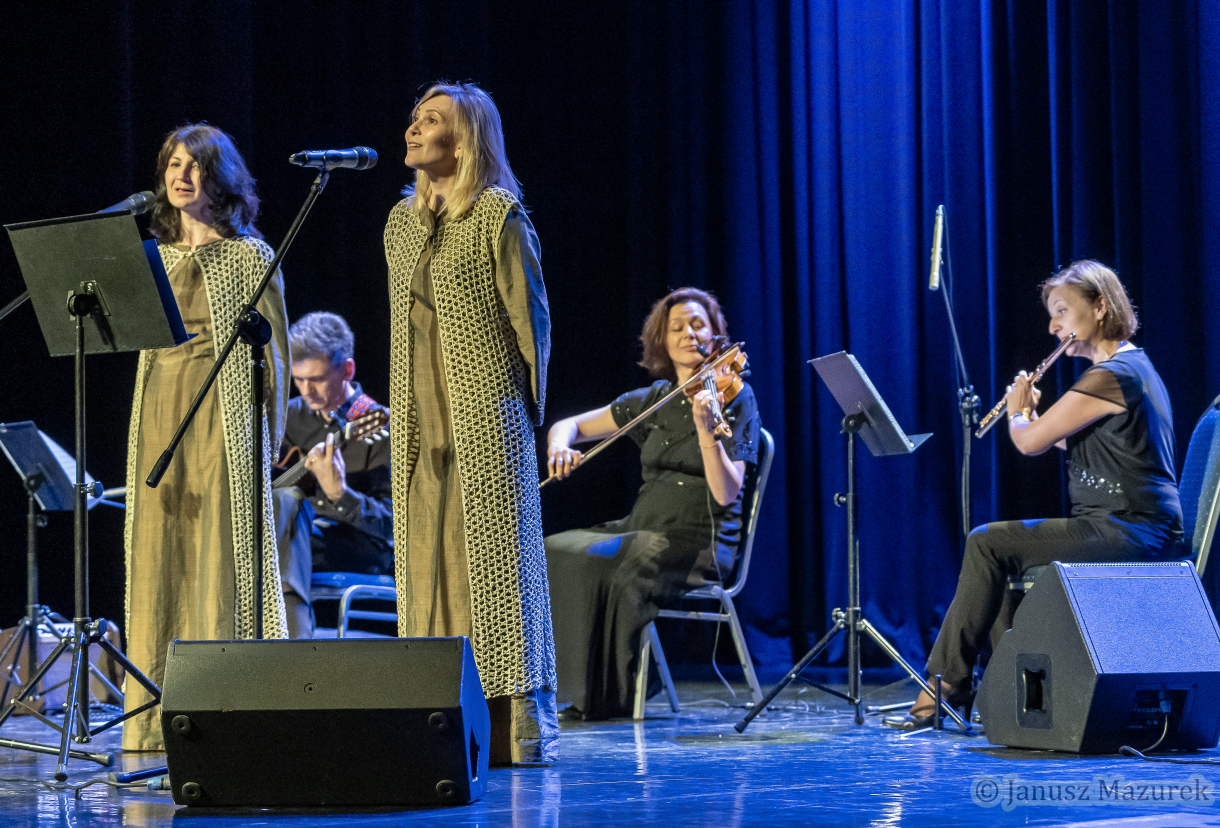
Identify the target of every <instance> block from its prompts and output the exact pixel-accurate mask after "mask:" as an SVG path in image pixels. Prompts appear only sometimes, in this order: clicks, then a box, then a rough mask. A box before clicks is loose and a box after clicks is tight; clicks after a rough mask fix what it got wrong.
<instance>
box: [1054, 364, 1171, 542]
mask: <svg viewBox="0 0 1220 828" xmlns="http://www.w3.org/2000/svg"><path fill="white" fill-rule="evenodd" d="M1071 390H1072V391H1075V392H1077V393H1080V394H1087V395H1089V396H1091V397H1098V398H1100V399H1103V400H1106V401H1108V402H1112V403H1117V404H1118V405H1121V406H1123V408H1125V409H1126V410H1125V411H1123V412H1120V413H1118V414H1111V415H1108V416H1105V417H1102V418H1101V419H1100V420H1098V421H1097V422H1094V423H1091V424H1090V425H1088V426H1087V427H1086V428H1083V429H1081V430H1080V431H1078V432H1076V433H1075V434H1073V435H1072V436H1070V437H1068V438H1067V458H1068V495H1069V497H1070V499H1071V501H1072V514H1073V515H1074V516H1081V515H1092V516H1098V517H1114V518H1117V519H1118V520H1121V521H1123V522H1126V523H1138V524H1146V525H1151V526H1157V527H1159V528H1161V529H1164V530H1166V531H1167V533H1169V534H1170V535H1173V536H1174V537H1175V539H1176V538H1180V536H1181V532H1182V507H1181V504H1180V503H1179V502H1178V485H1177V477H1176V474H1175V465H1174V438H1173V412H1172V410H1171V408H1170V405H1169V394H1168V393H1167V392H1166V391H1165V384H1164V383H1163V382H1161V378H1160V376H1159V375H1158V374H1157V372H1156V369H1155V368H1153V367H1152V363H1151V362H1150V361H1149V360H1148V357H1147V355H1146V354H1145V353H1144V350H1143V349H1142V348H1136V349H1134V350H1130V351H1121V352H1119V353H1117V354H1115V355H1114V356H1112V357H1111V358H1110V359H1108V360H1106V361H1104V362H1099V363H1097V364H1096V365H1094V366H1093V367H1091V368H1089V370H1087V371H1085V372H1084V373H1083V374H1082V375H1081V377H1080V379H1079V380H1077V381H1076V384H1075V385H1073V386H1072V388H1071Z"/></svg>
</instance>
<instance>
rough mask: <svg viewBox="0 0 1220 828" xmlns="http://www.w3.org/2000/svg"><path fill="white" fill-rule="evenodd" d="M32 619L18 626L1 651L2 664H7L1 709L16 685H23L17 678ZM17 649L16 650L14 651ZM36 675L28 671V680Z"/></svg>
mask: <svg viewBox="0 0 1220 828" xmlns="http://www.w3.org/2000/svg"><path fill="white" fill-rule="evenodd" d="M29 626H30V618H29V616H28V615H27V616H26V617H25V618H22V619H21V621H20V622H18V624H17V629H16V630H14V631H13V637H12V638H10V639H9V640H8V643H7V644H5V645H4V649H3V650H0V664H7V665H8V667H6V668H5V678H4V690H3V691H2V692H0V707H3V706H4V704H5V702H7V701H8V691H9V689H10V688H11V687H12V686H13V684H14V683H16V684H21V679H19V678H18V677H17V670H18V669H19V667H18V665H19V664H20V662H21V653H22V652H23V651H24V650H25V643H26V640H27V639H28V637H29V629H28V628H29ZM14 648H16V649H14ZM10 651H12V653H13V655H12V660H6V659H8V658H9V652H10ZM32 675H34V671H33V670H28V671H26V678H27V679H28V678H29V677H30V676H32Z"/></svg>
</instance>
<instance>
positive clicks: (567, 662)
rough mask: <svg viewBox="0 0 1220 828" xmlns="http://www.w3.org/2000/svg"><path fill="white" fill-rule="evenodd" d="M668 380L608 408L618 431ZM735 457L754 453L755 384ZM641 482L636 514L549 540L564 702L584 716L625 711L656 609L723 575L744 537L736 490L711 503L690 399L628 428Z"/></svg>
mask: <svg viewBox="0 0 1220 828" xmlns="http://www.w3.org/2000/svg"><path fill="white" fill-rule="evenodd" d="M673 387H674V386H673V384H672V383H670V382H667V381H665V380H661V381H659V382H656V383H653V385H651V386H650V387H647V388H641V389H638V390H636V391H632V392H630V393H627V394H624V395H623V396H621V397H619V398H618V399H617V400H615V401H614V403H613V404H612V405H611V406H610V411H611V413H612V415H613V416H614V421H615V423H616V424H617V425H618V426H620V427H621V426H623V425H625V424H626V423H628V422H630V421H631V420H632V419H633V418H634V417H635V416H637V415H638V414H639V413H640V412H641V411H643V410H644V409H646V408H647V407H648V406H650V405H652V404H653V403H655V402H656V401H657V400H659V399H661V398H662V397H664V396H665V395H666V394H668V393H669V392H670V391H671V390H672V389H673ZM724 413H725V419H726V420H727V421H728V422H729V425H730V426H731V428H732V430H733V436H732V437H730V438H726V439H725V440H724V441H723V445H724V448H725V452H726V453H727V454H728V456H729V459H730V460H733V461H738V460H740V461H744V462H746V463H754V462H755V461H756V459H757V456H758V430H759V428H760V423H759V420H758V408H757V405H756V403H755V400H754V392H753V391H752V390H751V389H750V387H749V386H748V385H746V386H744V387H743V388H742V390H741V391H740V392H739V393H738V394H737V396H735V397H734V398H733V399H732V400H731V401H730V402H729V403H728V404H727V405H726V406H725V407H724ZM630 436H631V438H632V439H633V440H635V442H636V443H637V444H638V445H639V446H640V460H641V463H642V465H643V478H644V484H643V485H642V486H641V487H640V493H639V495H638V496H637V498H636V502H635V505H634V506H633V507H632V509H631V514H630V515H628V516H627V517H626V518H624V519H622V520H616V521H613V522H611V523H603V524H601V525H599V526H595V527H593V528H591V529H576V530H572V531H570V532H561V533H559V534H557V535H551V536H550V537H548V538H546V556H547V573H548V577H549V579H550V589H551V617H552V619H553V622H554V629H555V660H556V668H557V671H558V677H559V687H558V700H559V702H560V703H561V704H571V705H573V706H574V707H575V708H577V709H578V710H580V711H581V712H582V713H583V714H584V717H585V718H586V719H605V718H610V717H613V716H625V715H628V714H629V713H630V710H631V706H632V701H633V698H634V689H635V674H636V670H637V668H638V664H637V663H636V662H637V661H638V656H639V646H640V633H641V631H642V630H643V629H644V627H645V626H646V625H647V624H648V622H649V621H652V620H653V619H654V618H656V617H657V610H658V608H659V605H660V604H664V603H665V602H667V601H670V600H672V599H674V598H676V597H677V595H679V594H680V593H681V592H683V591H685V590H687V589H692V588H694V587H698V586H702V585H703V584H705V583H707V582H709V581H716V580H718V579H719V578H720V577H721V575H722V574H723V575H727V574H728V572H729V570H730V568H731V567H732V565H733V558H734V555H735V554H736V551H737V545H738V543H739V541H740V540H741V494H738V496H737V499H736V500H735V501H734V502H733V503H731V504H729V505H728V506H721V505H720V504H718V503H717V502H716V501H715V499H714V498H712V496H711V492H710V491H709V489H708V486H707V479H706V477H705V476H704V471H703V458H702V452H701V451H700V449H699V441H698V438H697V436H696V432H695V422H694V419H693V417H692V416H691V406H690V402H689V401H688V400H686V399H685V398H681V399H675V400H671V401H670V402H668V403H666V404H665V405H664V406H663V407H662V408H661V409H660V410H658V411H656V412H655V413H653V414H652V415H651V416H649V417H648V418H647V419H646V420H645V421H644V423H642V424H641V425H639V426H637V427H636V428H634V429H632V431H631V432H630Z"/></svg>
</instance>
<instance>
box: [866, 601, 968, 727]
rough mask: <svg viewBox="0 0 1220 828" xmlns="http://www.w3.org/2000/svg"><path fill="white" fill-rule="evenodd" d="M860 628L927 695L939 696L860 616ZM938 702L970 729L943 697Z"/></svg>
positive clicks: (951, 716)
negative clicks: (917, 683)
mask: <svg viewBox="0 0 1220 828" xmlns="http://www.w3.org/2000/svg"><path fill="white" fill-rule="evenodd" d="M860 630H861V632H864V633H867V634H868V637H869V638H871V639H872V640H873V641H874V642H876V644H877V646H878V647H880V648H881V649H883V650H885V654H886V655H888V656H889V657H890V658H891V659H893V660H894V661H895V662H897V663H898V665H899V666H900V667H902V669H903V670H906V673H907V675H908V676H910V677H911V678H913V679H915V681H917V682H919V686H920V687H922V688H923V689H924V690H925V691H927V693H928V695H929V696H931V697H932V698H934V699H939V698H940V694H939V693H937V692H936V691H935V690H934V689H933V688H932V686H931V685H930V684H928V682H927V681H925V680H924V678H923V676H921V675H920V674H919V673H918V671H916V670H915V668H914V667H912V666H911V665H910V664H908V663H907V661H906V659H904V658H903V657H902V655H901V654H899V652H898V651H897V650H895V649H894V646H893V645H892V644H890V642H888V641H886V640H885V636H883V635H882V634H881V633H879V632H877V628H876V627H874V626H873V625H872V624H870V623H868V621H866V620H865V619H863V618H861V619H860ZM940 704H941V706H942V707H944V709H945V712H946V713H948V714H949V717H950V718H951V719H953V721H955V722H957V723H958V725H960V726H961V728H962V729H963V730H970V725H969V723H967V722H966V721H965V720H964V719H963V718H962V717H961V716H959V715H957V711H956V710H954V709H953V708H952V707H950V706H949V705H948V704H945V702H944V700H943V699H941V700H940Z"/></svg>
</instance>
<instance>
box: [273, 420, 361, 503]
mask: <svg viewBox="0 0 1220 828" xmlns="http://www.w3.org/2000/svg"><path fill="white" fill-rule="evenodd" d="M332 433H333V432H332ZM340 433H341V432H340ZM335 437H336V439H335V448H336V449H339V450H342V449H343V448H344V447H345V446H347V444H348V440H346V439H344V438H342V437H340V436H339V435H338V434H336V435H335ZM308 458H309V452H305V454H304V456H302V457H301V459H300V460H298V461H296V462H295V463H293V464H292V465H291V466H289V467H288V468H287V469H286V470H285V471H284V473H283V474H281V475H280V476H279V477H277V478H275V480H274V481H272V483H271V488H273V489H286V488H288V487H289V486H293V485H295V484H296V483H297V481H299V480H300V479H301V478H302V477H304V476H305V472H307V471H308V469H306V468H305V461H306V460H307V459H308Z"/></svg>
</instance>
